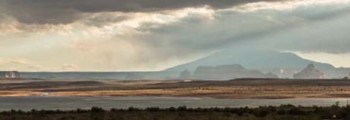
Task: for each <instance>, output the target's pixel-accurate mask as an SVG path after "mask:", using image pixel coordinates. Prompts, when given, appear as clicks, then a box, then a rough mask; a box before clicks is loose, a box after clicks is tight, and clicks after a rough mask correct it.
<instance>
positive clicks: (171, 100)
mask: <svg viewBox="0 0 350 120" xmlns="http://www.w3.org/2000/svg"><path fill="white" fill-rule="evenodd" d="M347 100H348V99H345V98H336V99H335V98H324V99H319V98H315V99H310V98H307V99H214V98H191V97H0V110H1V111H3V110H11V109H16V110H31V109H47V110H55V109H61V110H73V109H77V108H81V109H88V108H91V107H93V106H97V107H102V108H106V109H109V108H129V107H136V108H147V107H161V108H168V107H178V106H187V107H191V108H197V107H202V108H208V107H245V106H248V107H257V106H267V105H272V106H278V105H281V104H292V105H302V106H313V105H317V106H330V105H334V104H335V103H336V102H337V101H339V103H340V105H346V104H347Z"/></svg>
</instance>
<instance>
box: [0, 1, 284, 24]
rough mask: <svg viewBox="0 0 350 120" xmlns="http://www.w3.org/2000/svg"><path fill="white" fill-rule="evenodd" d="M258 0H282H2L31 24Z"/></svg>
mask: <svg viewBox="0 0 350 120" xmlns="http://www.w3.org/2000/svg"><path fill="white" fill-rule="evenodd" d="M256 1H280V0H219V1H216V0H0V4H1V7H2V8H3V9H5V10H4V11H5V12H6V13H7V14H9V15H11V16H14V17H15V18H17V19H18V21H20V22H22V23H29V24H60V23H63V24H64V23H70V22H73V21H75V20H77V19H79V18H80V17H81V13H96V12H111V11H113V12H114V11H119V12H148V11H158V10H171V9H178V8H184V7H196V6H202V5H209V6H211V7H213V8H226V7H231V6H234V5H237V4H242V3H249V2H256Z"/></svg>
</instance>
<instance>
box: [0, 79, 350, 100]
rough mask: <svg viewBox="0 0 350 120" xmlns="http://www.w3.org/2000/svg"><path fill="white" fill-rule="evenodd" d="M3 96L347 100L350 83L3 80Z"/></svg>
mask: <svg viewBox="0 0 350 120" xmlns="http://www.w3.org/2000/svg"><path fill="white" fill-rule="evenodd" d="M0 96H181V97H213V98H235V99H243V98H252V99H254V98H256V99H284V98H344V97H350V80H335V79H334V80H292V79H239V80H231V81H214V80H213V81H199V80H194V81H192V80H168V81H157V80H144V81H131V80H130V81H118V80H89V81H84V80H76V81H75V80H0Z"/></svg>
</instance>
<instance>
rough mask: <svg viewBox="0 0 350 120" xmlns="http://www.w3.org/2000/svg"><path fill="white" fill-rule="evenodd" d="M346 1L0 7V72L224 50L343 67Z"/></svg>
mask: <svg viewBox="0 0 350 120" xmlns="http://www.w3.org/2000/svg"><path fill="white" fill-rule="evenodd" d="M349 21H350V0H264V1H263V0H215V1H213V0H0V70H19V71H156V70H163V69H166V68H169V67H172V66H175V65H178V64H182V63H186V62H189V61H193V60H196V59H198V58H201V57H203V56H207V55H209V54H211V53H214V52H215V51H218V50H221V49H225V48H230V47H238V46H239V47H242V46H243V47H244V46H246V47H254V48H262V49H273V50H277V51H289V52H292V53H295V54H297V55H299V56H301V57H303V58H306V59H311V60H315V61H319V62H325V63H330V64H332V65H334V66H336V67H350V62H348V61H350V34H349V31H350V23H349Z"/></svg>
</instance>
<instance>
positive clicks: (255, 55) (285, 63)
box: [165, 49, 350, 78]
mask: <svg viewBox="0 0 350 120" xmlns="http://www.w3.org/2000/svg"><path fill="white" fill-rule="evenodd" d="M311 63H312V64H314V65H315V67H316V68H317V69H319V70H321V71H322V72H324V74H325V77H326V78H342V77H344V76H347V75H348V74H349V72H350V69H349V68H335V67H334V66H332V65H330V64H327V63H320V62H315V61H311V60H307V59H303V58H301V57H299V56H297V55H296V54H293V53H289V52H279V51H273V50H261V49H225V50H221V51H219V52H216V53H214V54H212V55H209V56H207V57H204V58H201V59H199V60H195V61H193V62H189V63H185V64H182V65H178V66H175V67H172V68H169V69H166V70H165V71H184V70H188V71H191V72H194V71H195V70H196V69H197V68H198V67H201V66H220V65H234V64H239V65H242V66H243V67H245V68H246V69H251V70H259V71H261V72H263V73H269V72H271V73H273V74H276V75H278V76H279V77H280V78H292V76H293V74H295V73H297V72H299V71H300V70H302V69H303V68H305V67H306V66H307V65H309V64H311Z"/></svg>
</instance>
